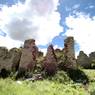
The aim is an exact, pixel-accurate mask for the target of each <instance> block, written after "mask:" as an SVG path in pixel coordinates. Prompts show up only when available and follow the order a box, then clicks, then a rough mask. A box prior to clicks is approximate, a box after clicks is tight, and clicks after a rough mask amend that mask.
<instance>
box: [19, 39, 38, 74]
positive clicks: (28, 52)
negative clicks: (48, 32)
mask: <svg viewBox="0 0 95 95" xmlns="http://www.w3.org/2000/svg"><path fill="white" fill-rule="evenodd" d="M37 54H38V48H37V46H36V45H35V40H34V39H29V40H25V42H24V48H23V49H22V55H21V59H20V65H19V73H20V74H21V73H22V75H23V74H24V75H25V74H27V73H29V72H32V71H33V70H34V67H35V65H36V57H37Z"/></svg>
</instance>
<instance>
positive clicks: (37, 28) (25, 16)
mask: <svg viewBox="0 0 95 95" xmlns="http://www.w3.org/2000/svg"><path fill="white" fill-rule="evenodd" d="M57 5H58V0H43V1H42V0H26V2H25V3H24V4H22V3H18V4H16V5H13V6H12V7H7V6H3V7H2V11H0V29H2V30H3V31H4V32H6V33H7V34H8V35H7V37H8V38H9V39H10V40H11V39H12V40H14V41H17V42H18V43H20V42H21V41H24V40H25V39H28V38H34V39H35V40H36V42H37V44H38V45H45V44H48V43H49V42H50V41H51V40H52V39H53V38H54V37H55V36H56V35H58V34H59V33H60V32H62V30H63V29H62V27H61V26H60V25H59V21H60V14H59V13H58V12H57V11H56V9H57ZM2 39H4V40H3V41H5V39H7V38H2ZM7 41H9V40H7ZM12 42H13V41H11V43H12ZM5 46H7V45H6V44H5Z"/></svg>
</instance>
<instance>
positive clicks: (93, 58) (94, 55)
mask: <svg viewBox="0 0 95 95" xmlns="http://www.w3.org/2000/svg"><path fill="white" fill-rule="evenodd" d="M89 60H90V64H91V68H93V69H95V52H91V53H90V54H89Z"/></svg>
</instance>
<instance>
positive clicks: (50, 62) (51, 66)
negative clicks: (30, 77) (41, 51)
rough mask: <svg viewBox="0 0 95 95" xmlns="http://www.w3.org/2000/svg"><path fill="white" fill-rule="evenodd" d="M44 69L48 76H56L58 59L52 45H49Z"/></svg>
mask: <svg viewBox="0 0 95 95" xmlns="http://www.w3.org/2000/svg"><path fill="white" fill-rule="evenodd" d="M43 69H44V71H45V73H46V74H47V75H54V74H55V73H56V71H57V58H56V55H55V53H54V49H53V46H52V45H49V47H48V49H47V54H46V56H45V59H44V62H43Z"/></svg>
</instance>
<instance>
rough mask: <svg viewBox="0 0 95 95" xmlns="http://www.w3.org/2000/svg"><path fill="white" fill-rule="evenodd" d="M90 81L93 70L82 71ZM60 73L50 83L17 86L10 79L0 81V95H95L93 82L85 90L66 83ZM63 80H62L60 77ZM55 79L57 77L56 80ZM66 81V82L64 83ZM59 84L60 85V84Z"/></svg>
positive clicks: (71, 83) (23, 82) (45, 81)
mask: <svg viewBox="0 0 95 95" xmlns="http://www.w3.org/2000/svg"><path fill="white" fill-rule="evenodd" d="M83 71H84V72H85V73H86V75H88V77H89V78H90V79H91V80H92V79H93V78H94V75H95V70H83ZM62 74H63V73H62V72H60V73H58V75H56V76H55V77H54V79H53V80H52V81H50V80H48V79H45V80H42V81H34V82H32V81H21V82H22V83H21V84H19V83H17V81H14V80H12V79H10V78H7V79H0V95H95V81H94V80H93V81H90V83H89V85H88V86H87V88H85V87H84V86H83V85H82V84H80V83H74V82H73V81H68V80H69V79H68V78H65V77H66V76H63V75H65V74H63V75H62ZM61 75H62V76H63V77H64V78H62V76H61ZM57 77H59V78H58V79H57ZM65 80H67V81H66V82H64V81H65ZM60 82H61V83H60Z"/></svg>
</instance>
